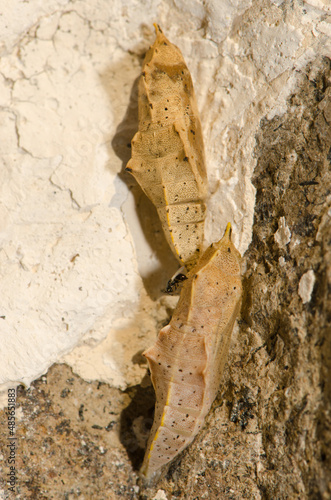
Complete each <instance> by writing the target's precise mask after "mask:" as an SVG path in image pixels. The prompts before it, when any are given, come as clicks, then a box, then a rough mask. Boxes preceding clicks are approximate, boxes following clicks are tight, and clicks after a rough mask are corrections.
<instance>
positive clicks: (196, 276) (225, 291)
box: [141, 224, 242, 480]
mask: <svg viewBox="0 0 331 500" xmlns="http://www.w3.org/2000/svg"><path fill="white" fill-rule="evenodd" d="M240 261H241V257H240V254H239V252H238V251H237V250H236V248H235V246H234V245H233V243H232V242H231V225H230V224H228V225H227V228H226V231H225V233H224V236H223V238H222V239H221V240H220V241H219V242H218V243H213V244H212V245H211V246H210V247H209V248H208V249H207V250H206V251H205V253H204V254H203V255H202V257H201V258H200V260H199V262H198V264H197V265H196V266H195V267H194V268H192V269H191V270H190V271H189V273H188V275H187V280H185V282H184V284H183V288H182V291H181V295H180V298H179V302H178V305H177V307H176V309H175V311H174V314H173V316H172V319H171V321H170V324H169V325H167V326H165V327H164V328H163V329H162V330H161V331H160V333H159V336H158V339H157V341H156V343H155V345H154V346H153V347H151V348H149V349H147V351H145V352H144V356H145V357H146V358H147V360H148V364H149V368H150V371H151V379H152V383H153V386H154V389H155V394H156V405H155V414H154V422H153V426H152V429H151V433H150V437H149V440H148V443H147V449H146V453H145V458H144V462H143V465H142V468H141V474H142V476H143V477H145V478H146V479H147V480H150V479H151V478H153V477H155V476H158V474H159V473H160V471H161V469H162V467H163V466H165V465H166V464H168V463H170V462H171V461H172V460H173V459H174V458H175V457H176V456H177V455H178V454H179V453H180V452H181V451H183V450H184V449H185V448H186V447H187V446H188V445H189V444H190V443H191V442H192V441H193V439H194V437H195V436H196V434H197V433H198V432H199V430H200V429H201V427H202V426H203V423H204V419H205V417H206V415H207V413H208V412H209V409H210V407H211V405H212V403H213V401H214V399H215V396H216V394H217V392H218V388H219V385H220V380H221V375H222V371H223V368H224V364H225V361H226V357H227V354H228V350H229V346H230V341H231V332H232V329H233V325H234V322H235V319H236V316H237V314H238V312H239V309H240V303H241V293H242V287H241V278H240Z"/></svg>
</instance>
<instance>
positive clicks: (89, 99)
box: [0, 0, 331, 389]
mask: <svg viewBox="0 0 331 500" xmlns="http://www.w3.org/2000/svg"><path fill="white" fill-rule="evenodd" d="M0 11H1V12H2V14H3V15H2V16H1V17H0V52H1V59H0V87H1V88H0V116H1V119H0V137H1V139H0V151H1V169H0V192H1V194H0V275H1V276H0V297H1V302H0V308H1V310H0V316H1V317H0V354H1V358H0V359H1V362H0V387H1V388H2V389H6V388H7V387H10V386H13V385H15V384H17V383H20V382H23V383H24V384H29V383H31V381H32V380H34V379H35V378H37V377H38V376H40V375H41V374H42V373H44V372H45V371H46V370H47V369H48V367H49V366H50V365H51V364H52V363H54V362H55V361H65V362H67V363H69V364H70V365H71V366H72V367H73V368H74V370H75V371H76V372H77V373H79V375H81V376H82V377H84V378H86V379H89V380H92V379H94V378H97V379H100V380H104V381H107V382H110V383H112V384H114V385H116V386H118V387H121V388H123V389H124V388H125V387H126V386H127V385H130V384H136V383H139V382H140V380H141V378H142V376H143V375H144V373H145V367H141V366H140V365H139V363H136V362H134V359H135V358H134V357H135V355H136V354H137V353H138V352H139V351H141V350H143V349H144V348H146V347H147V346H148V345H150V344H151V343H152V342H153V340H154V338H155V336H156V334H157V327H156V325H157V324H158V323H159V322H160V321H162V320H165V319H166V317H167V307H168V306H169V305H170V306H172V305H173V303H174V299H173V298H164V297H162V294H161V293H160V292H159V293H158V290H160V287H161V283H163V284H164V283H165V282H166V280H167V279H168V278H169V276H170V275H171V272H172V271H173V269H174V267H176V264H175V263H174V259H173V258H172V256H171V255H170V251H169V250H168V248H167V246H166V243H165V240H164V239H163V237H162V234H161V233H160V228H159V226H158V222H157V220H155V215H153V213H152V212H151V208H150V205H148V203H147V202H146V200H145V199H144V197H143V196H142V195H141V193H140V192H139V188H138V187H137V186H136V185H135V183H134V181H133V180H132V179H130V180H129V179H128V178H126V176H125V175H124V176H123V175H118V174H119V173H120V172H121V171H122V168H123V165H122V160H121V158H120V157H119V156H117V154H116V153H115V151H114V149H113V145H114V142H113V141H114V137H116V136H117V137H119V140H121V137H123V136H125V134H127V135H128V136H130V137H131V136H133V134H134V132H135V129H134V127H135V126H136V124H135V123H131V124H130V122H129V121H123V119H124V118H125V115H126V114H127V111H128V109H129V110H130V106H131V108H134V106H135V103H134V101H133V102H132V100H131V101H130V94H131V91H132V86H133V84H134V81H135V79H136V78H137V76H138V75H139V72H140V65H141V61H142V59H141V58H142V55H143V53H144V51H145V50H146V48H147V47H148V45H149V43H151V42H152V41H153V39H154V34H153V27H152V24H153V22H156V21H157V22H158V23H159V24H160V25H161V26H162V28H163V29H164V31H165V33H166V35H167V36H168V38H169V39H170V40H171V41H173V42H174V43H176V44H177V45H178V46H179V47H180V48H181V50H182V52H183V54H184V57H185V59H186V62H187V64H188V67H189V68H190V70H191V73H192V77H193V80H194V83H195V90H196V94H197V99H198V103H199V107H200V110H201V120H202V124H203V132H204V137H205V148H206V156H207V166H208V176H209V181H210V199H209V214H208V219H207V223H206V244H207V243H210V242H211V241H213V240H216V239H218V238H219V237H220V236H221V235H222V233H223V231H224V228H225V225H226V223H227V222H228V221H231V222H232V223H233V225H234V240H235V243H236V244H237V246H238V247H239V249H240V250H241V252H244V251H245V250H246V249H247V247H248V245H249V243H250V240H251V228H252V222H253V211H254V196H255V193H254V188H253V186H252V184H251V181H250V179H251V175H252V172H253V169H254V165H255V160H254V157H253V150H254V146H255V133H256V130H257V128H258V126H259V122H260V120H261V118H263V117H264V116H268V117H269V118H270V117H272V116H274V115H275V114H282V113H283V112H284V111H285V110H286V98H287V97H288V96H289V94H290V92H291V90H292V89H294V88H295V86H296V85H297V82H298V81H299V79H300V77H301V74H300V69H301V68H302V67H303V66H304V65H306V64H307V62H309V61H310V60H313V59H314V58H316V57H317V56H318V55H320V54H323V53H324V54H326V55H329V56H330V55H331V45H330V40H331V20H330V17H331V4H330V2H329V0H309V1H307V2H304V1H297V0H294V1H291V2H290V1H284V2H282V1H281V0H278V1H277V0H274V1H270V0H256V1H254V2H253V1H247V0H236V1H230V0H207V1H204V2H203V1H202V0H193V1H187V0H173V1H172V0H144V1H143V0H142V1H138V0H126V1H123V0H112V1H109V0H89V1H87V0H77V1H67V0H43V2H41V1H39V0H31V1H29V2H24V1H23V0H21V1H20V0H12V1H11V2H10V3H8V2H7V1H6V0H1V1H0ZM130 127H131V128H130ZM120 146H121V145H120ZM122 146H123V145H122ZM115 149H116V148H115ZM140 210H141V212H140V214H138V213H137V211H140ZM144 221H145V223H144Z"/></svg>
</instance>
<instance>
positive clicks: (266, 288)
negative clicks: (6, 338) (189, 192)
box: [0, 58, 331, 500]
mask: <svg viewBox="0 0 331 500" xmlns="http://www.w3.org/2000/svg"><path fill="white" fill-rule="evenodd" d="M330 89H331V68H330V60H329V59H327V58H319V59H317V60H316V61H315V62H314V63H312V64H309V65H308V66H307V67H306V68H305V69H304V70H302V71H301V75H300V79H299V82H298V86H297V88H296V89H295V91H294V92H293V93H292V95H291V96H290V98H289V100H288V111H287V112H286V113H285V114H283V115H281V116H275V117H273V118H272V119H267V118H265V119H264V120H262V122H261V127H260V130H259V132H258V134H257V137H256V147H255V158H256V168H255V172H254V178H253V182H254V185H255V188H256V207H255V213H254V227H253V240H252V243H251V245H250V247H249V249H248V251H247V252H246V254H245V265H246V271H245V274H244V288H245V294H244V302H243V306H242V311H241V318H240V320H239V328H238V329H237V330H236V332H235V334H234V339H233V345H232V349H231V353H230V356H229V361H228V365H227V368H226V370H225V374H224V379H223V385H222V387H221V390H220V392H219V395H218V397H217V399H216V401H215V403H214V405H213V407H212V410H211V412H210V414H209V415H208V417H207V419H206V425H205V427H204V429H203V430H202V432H201V433H200V434H199V435H198V436H197V438H196V439H195V441H194V442H193V444H192V445H191V446H190V448H189V449H188V450H187V451H186V452H184V453H183V454H182V455H181V456H180V457H179V458H178V460H177V461H176V462H175V463H174V464H173V465H172V466H171V467H170V469H169V471H168V472H167V473H166V474H165V475H164V476H163V477H162V478H161V479H160V481H159V483H158V484H156V485H150V486H149V487H146V485H143V484H141V483H140V482H139V479H138V475H137V470H138V468H139V465H140V463H141V460H142V455H143V447H144V443H145V440H146V437H147V435H148V428H149V426H150V424H151V418H152V412H153V405H154V401H153V391H152V390H151V387H150V385H149V382H148V377H147V376H146V377H145V378H144V379H143V380H142V383H141V384H140V385H136V386H132V387H131V388H129V389H127V390H126V391H125V392H122V391H120V390H118V389H116V388H112V387H110V386H109V385H107V384H100V383H98V382H93V383H87V382H85V381H83V380H82V379H80V378H79V377H78V376H77V375H74V374H72V372H71V370H70V369H69V368H68V367H67V366H66V365H55V366H53V367H52V368H51V369H50V371H49V373H48V374H47V376H45V377H42V378H41V379H40V380H38V381H36V382H35V383H34V384H32V387H31V388H30V389H29V390H25V389H23V388H20V389H19V391H18V399H17V407H18V408H17V416H18V417H19V420H18V421H17V436H18V438H19V440H18V443H19V444H18V446H19V449H18V451H17V468H18V471H19V475H18V478H19V480H18V488H17V495H16V498H33V499H35V498H38V499H46V498H47V499H48V498H66V499H75V498H81V499H82V498H84V499H86V498H94V499H98V500H99V499H100V500H101V499H106V498H107V499H117V498H126V499H140V500H147V499H153V498H156V499H162V500H164V499H168V500H170V499H171V500H174V499H177V498H178V499H187V500H191V499H203V498H210V499H215V500H216V499H219V498H222V499H228V500H230V499H231V500H240V499H244V498H245V499H251V500H253V499H254V500H255V499H259V498H261V499H270V500H271V499H284V500H285V499H300V500H310V499H325V500H327V499H329V498H330V497H331V472H330V471H331V449H330V442H331V419H330V414H331V406H330V405H331V403H330V402H331V371H330V370H331V332H330V310H331V307H330V306H331V304H330V297H331V294H330V288H331V251H330V248H331V247H330V242H331V224H330V202H331V200H330V185H331V178H330V171H331V170H330V160H331V149H330V148H331V119H330V116H331V112H330ZM281 218H284V220H285V221H286V226H287V227H288V228H289V231H290V233H291V239H290V241H289V242H288V243H287V244H286V245H282V246H279V244H278V243H277V241H275V238H274V235H275V233H276V232H277V231H278V230H279V220H280V219H281ZM311 270H312V271H313V272H314V275H315V278H316V280H315V284H314V286H313V290H312V293H311V296H310V300H307V301H306V302H305V303H304V302H303V301H302V298H301V297H300V295H299V283H300V280H301V278H302V276H303V275H305V273H307V272H309V271H311ZM133 362H136V363H140V364H141V366H142V367H144V365H143V360H142V358H141V357H139V355H137V356H136V358H135V359H134V360H133ZM0 422H1V432H0V439H1V450H2V456H1V462H0V463H1V467H2V472H1V481H2V482H1V483H0V484H1V488H2V492H3V497H4V492H5V490H6V485H5V484H4V479H3V478H4V477H5V473H6V471H7V466H6V462H5V460H6V447H5V444H6V439H7V429H6V412H5V411H3V412H2V413H1V417H0Z"/></svg>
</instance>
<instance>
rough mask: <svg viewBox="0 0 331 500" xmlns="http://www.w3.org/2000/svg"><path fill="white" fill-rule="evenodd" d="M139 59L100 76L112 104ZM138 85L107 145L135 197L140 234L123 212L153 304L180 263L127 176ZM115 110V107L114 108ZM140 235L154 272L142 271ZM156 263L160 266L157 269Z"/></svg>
mask: <svg viewBox="0 0 331 500" xmlns="http://www.w3.org/2000/svg"><path fill="white" fill-rule="evenodd" d="M137 57H139V58H140V59H141V61H140V63H141V62H142V59H143V57H144V53H143V54H140V53H139V52H137V53H135V52H134V59H133V55H132V54H127V55H126V56H125V58H123V60H122V61H121V62H120V63H116V65H112V66H111V67H109V68H108V69H107V70H106V71H105V72H104V74H102V75H101V76H100V79H101V83H102V85H103V87H104V89H105V90H106V92H107V94H108V96H109V100H110V102H111V103H114V102H116V100H118V92H119V91H118V89H121V88H123V82H124V81H125V82H126V81H127V75H128V74H132V69H131V71H130V69H129V68H132V64H133V61H136V60H137ZM114 79H116V81H117V82H118V84H114ZM138 81H139V77H138V78H136V80H135V81H134V83H133V85H132V88H131V92H130V99H129V104H128V106H127V108H126V111H125V113H124V117H123V118H122V121H121V122H120V123H119V125H118V126H117V129H116V133H115V135H114V137H113V138H112V139H110V140H109V142H108V145H109V146H108V148H109V155H110V156H113V153H114V152H115V154H116V156H117V157H118V158H120V160H121V162H122V170H121V172H119V173H118V174H117V175H118V179H119V180H120V181H121V183H123V184H125V185H126V187H127V189H128V190H129V191H130V192H131V193H132V195H133V197H134V203H135V210H136V214H137V219H138V221H139V224H140V231H139V229H137V227H136V224H137V223H136V220H134V219H133V218H132V214H130V208H129V204H128V203H122V205H121V211H122V213H123V214H124V217H125V220H126V223H127V224H128V226H129V229H130V233H131V235H132V237H133V240H134V244H135V249H136V256H137V262H138V269H139V271H140V274H141V277H142V279H143V282H144V286H145V289H146V291H147V293H148V294H149V296H150V297H151V298H152V299H153V300H156V299H157V298H158V297H159V296H160V295H161V290H162V289H164V288H165V287H166V284H167V282H168V280H169V279H170V278H171V276H172V275H173V274H174V273H175V272H176V270H177V269H178V267H179V263H178V262H177V260H176V259H175V257H174V256H173V255H172V252H171V250H170V248H169V246H168V243H167V241H166V239H165V236H164V233H163V229H162V226H161V223H160V220H159V217H158V215H157V211H156V209H155V207H154V205H153V204H152V203H151V201H150V200H149V199H148V198H147V196H146V195H145V194H144V193H143V191H142V190H141V188H140V187H139V185H138V184H137V182H136V181H135V179H134V178H133V176H132V175H131V174H129V173H128V172H125V167H126V164H127V162H128V161H129V159H130V157H131V140H132V138H133V136H134V135H135V133H136V132H137V130H138ZM115 89H116V90H115ZM114 108H116V107H115V106H114ZM115 115H116V109H115ZM115 120H116V116H115ZM109 168H110V167H109ZM141 232H142V233H143V235H144V238H145V239H146V241H147V243H148V247H149V248H150V257H149V260H151V259H153V261H154V262H153V268H152V270H151V271H146V270H143V268H146V246H145V245H142V244H141V238H140V237H139V236H140V235H139V233H141ZM155 261H156V262H157V263H158V265H156V263H155Z"/></svg>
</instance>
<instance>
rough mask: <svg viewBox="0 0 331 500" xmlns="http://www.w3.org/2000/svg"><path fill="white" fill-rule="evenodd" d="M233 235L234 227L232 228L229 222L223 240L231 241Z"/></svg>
mask: <svg viewBox="0 0 331 500" xmlns="http://www.w3.org/2000/svg"><path fill="white" fill-rule="evenodd" d="M231 234H232V226H231V222H228V223H227V225H226V229H225V232H224V236H223V238H228V239H229V240H230V241H231Z"/></svg>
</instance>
